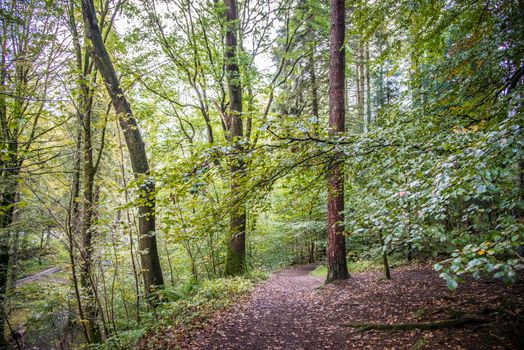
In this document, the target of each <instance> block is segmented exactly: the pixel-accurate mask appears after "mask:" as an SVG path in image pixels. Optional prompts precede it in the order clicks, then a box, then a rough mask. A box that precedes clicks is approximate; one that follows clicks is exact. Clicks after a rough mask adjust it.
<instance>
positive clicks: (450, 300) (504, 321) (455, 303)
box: [166, 265, 524, 350]
mask: <svg viewBox="0 0 524 350" xmlns="http://www.w3.org/2000/svg"><path fill="white" fill-rule="evenodd" d="M313 268H314V267H313V266H311V265H309V266H300V267H295V268H291V269H287V270H283V271H281V272H278V273H276V274H274V275H273V276H272V277H271V278H270V279H269V280H268V281H267V282H265V283H264V284H262V285H260V286H259V287H257V288H256V290H255V291H254V292H253V294H252V296H251V297H250V298H249V299H248V300H247V301H246V302H244V303H240V304H241V305H237V306H235V307H234V308H232V309H230V310H229V311H228V312H226V313H225V314H223V315H221V316H220V317H217V318H216V319H214V320H211V321H210V322H209V323H208V324H207V325H206V326H205V327H203V328H202V329H198V330H195V331H192V332H190V334H189V335H188V338H187V339H186V341H185V342H184V344H176V345H175V344H166V348H178V347H179V346H181V345H182V348H184V349H223V350H226V349H235V350H238V349H250V350H253V349H275V350H276V349H286V350H292V349H293V350H299V349H303V350H306V349H312V350H313V349H517V348H518V346H519V344H518V339H516V336H515V333H516V334H517V338H518V332H519V329H518V328H517V329H515V327H521V326H522V324H521V323H518V324H515V322H514V321H512V320H515V316H516V317H517V319H520V320H522V309H523V307H524V300H523V297H524V293H523V292H524V287H523V285H522V283H520V284H518V285H516V286H514V287H513V288H511V289H508V288H505V287H504V286H502V285H501V284H500V283H498V282H497V281H492V280H491V281H473V280H468V281H467V283H466V284H465V285H462V286H461V287H460V288H459V290H457V291H450V290H448V289H447V288H446V287H445V283H444V282H443V281H442V280H441V279H440V278H438V275H437V274H436V273H435V272H434V271H432V270H431V269H430V268H428V267H407V268H399V269H396V270H395V271H394V273H393V280H392V281H385V280H383V279H382V274H381V273H380V272H378V271H377V272H366V273H360V274H356V275H354V276H353V278H351V279H350V280H347V281H344V282H341V283H338V284H333V285H329V286H326V287H322V288H319V287H321V286H322V282H323V280H324V279H323V278H320V277H314V276H311V275H309V272H310V271H311V270H312V269H313ZM501 305H502V306H501ZM501 307H505V308H506V309H507V310H506V311H504V310H503V309H501ZM482 310H484V311H482ZM485 310H491V311H488V312H490V313H489V314H484V316H485V317H489V318H490V319H493V320H494V321H495V322H494V323H493V324H487V325H473V326H470V327H462V328H460V327H459V328H451V329H441V330H433V331H422V330H410V331H395V332H383V331H366V332H361V331H358V330H356V329H352V328H349V327H346V326H343V324H344V323H347V322H377V323H391V322H422V321H431V320H442V319H447V318H450V317H456V316H453V315H455V314H457V313H462V314H470V313H477V314H478V313H479V312H486V311H485ZM493 310H498V311H493ZM511 310H512V311H511ZM515 310H516V312H517V313H518V314H517V315H515V314H513V315H511V314H509V313H510V312H513V313H515ZM454 313H455V314H454ZM512 322H513V323H512Z"/></svg>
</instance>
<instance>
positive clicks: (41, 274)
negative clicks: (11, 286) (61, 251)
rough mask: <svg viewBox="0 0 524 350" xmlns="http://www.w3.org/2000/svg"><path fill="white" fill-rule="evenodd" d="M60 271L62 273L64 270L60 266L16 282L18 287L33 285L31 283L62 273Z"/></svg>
mask: <svg viewBox="0 0 524 350" xmlns="http://www.w3.org/2000/svg"><path fill="white" fill-rule="evenodd" d="M60 271H62V268H61V267H60V266H55V267H50V268H48V269H45V270H42V271H40V272H37V273H34V274H32V275H30V276H27V277H24V278H20V279H18V280H17V281H16V285H17V286H18V287H19V286H23V285H24V284H28V283H31V282H34V281H38V280H41V279H42V278H44V277H46V276H49V275H52V274H55V273H57V272H60Z"/></svg>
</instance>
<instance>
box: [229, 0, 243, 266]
mask: <svg viewBox="0 0 524 350" xmlns="http://www.w3.org/2000/svg"><path fill="white" fill-rule="evenodd" d="M224 5H225V7H226V24H225V25H226V47H225V51H226V52H225V56H226V77H227V85H228V92H229V111H228V115H227V124H228V125H227V133H228V135H227V136H228V139H229V141H230V142H231V144H232V145H233V146H234V147H235V149H236V151H237V152H236V153H237V154H238V156H237V157H236V158H233V159H232V160H231V166H230V171H231V185H230V198H231V200H232V205H231V214H230V238H229V244H228V247H227V256H226V266H225V274H226V275H238V274H242V273H244V272H245V268H246V267H245V263H246V208H245V203H244V201H243V200H242V199H240V196H241V193H240V192H241V183H242V179H243V177H244V170H245V166H244V162H243V160H242V157H241V152H242V151H243V147H242V144H241V141H242V138H243V128H242V86H241V82H240V70H239V67H238V57H237V51H238V48H237V35H238V10H237V2H236V0H224Z"/></svg>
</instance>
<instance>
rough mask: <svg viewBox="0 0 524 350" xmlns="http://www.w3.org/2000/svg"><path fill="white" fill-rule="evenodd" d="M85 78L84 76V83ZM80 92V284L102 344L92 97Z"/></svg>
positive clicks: (91, 328)
mask: <svg viewBox="0 0 524 350" xmlns="http://www.w3.org/2000/svg"><path fill="white" fill-rule="evenodd" d="M86 79H88V77H87V76H84V79H83V81H85V80H86ZM81 89H82V90H83V93H82V94H81V97H80V99H81V101H80V105H81V107H80V108H81V112H80V120H81V121H82V126H83V135H84V142H83V147H84V149H83V199H82V227H81V237H82V250H81V257H82V261H81V262H82V264H81V270H80V271H81V274H80V282H81V284H82V290H83V293H84V301H85V316H86V318H87V323H88V325H87V326H88V332H89V338H90V341H91V343H98V342H100V341H101V335H100V329H99V327H98V324H97V318H98V316H97V315H98V311H97V307H96V303H95V288H96V286H95V285H93V283H92V280H93V279H92V276H93V250H94V247H93V227H92V226H93V225H92V221H93V211H94V207H95V200H94V193H93V189H94V173H95V169H94V164H93V143H92V138H91V132H92V130H91V102H90V99H91V97H90V96H89V87H88V86H86V85H85V84H82V86H81Z"/></svg>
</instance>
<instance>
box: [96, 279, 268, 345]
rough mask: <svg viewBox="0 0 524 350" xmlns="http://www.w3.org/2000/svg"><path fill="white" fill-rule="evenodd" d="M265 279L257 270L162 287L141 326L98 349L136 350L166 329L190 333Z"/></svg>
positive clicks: (123, 332) (120, 333)
mask: <svg viewBox="0 0 524 350" xmlns="http://www.w3.org/2000/svg"><path fill="white" fill-rule="evenodd" d="M267 278H268V273H266V272H263V271H258V270H256V271H251V272H250V273H249V275H246V276H238V277H228V278H216V279H211V280H203V281H196V280H195V279H188V280H187V281H186V282H185V283H182V284H180V285H177V286H175V287H165V288H164V289H163V290H162V292H161V293H159V294H160V295H159V296H160V298H161V299H162V303H161V304H160V305H159V306H158V307H157V308H156V309H155V310H153V311H151V312H148V313H145V314H143V316H142V317H143V320H142V323H141V324H140V325H136V326H135V327H131V329H129V330H126V331H122V332H119V333H118V334H117V335H114V336H112V337H110V338H109V339H107V341H106V342H104V343H103V344H102V345H100V349H129V348H133V347H136V346H138V343H139V342H140V341H141V340H142V341H145V342H147V341H149V340H150V338H149V337H147V340H144V339H145V338H146V335H149V334H154V333H155V332H158V331H160V329H162V328H165V327H171V328H174V329H177V328H178V329H184V330H190V329H192V328H193V327H195V326H198V325H199V324H200V323H201V322H203V321H205V320H206V319H208V318H210V317H211V316H212V315H213V314H214V313H215V312H217V311H219V310H221V309H224V308H227V307H228V306H230V305H232V304H233V303H234V302H236V301H238V299H239V298H240V297H242V296H245V295H247V294H248V293H249V292H251V291H252V290H253V288H254V286H255V285H256V283H258V282H260V281H262V280H265V279H267ZM151 341H152V340H151Z"/></svg>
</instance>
